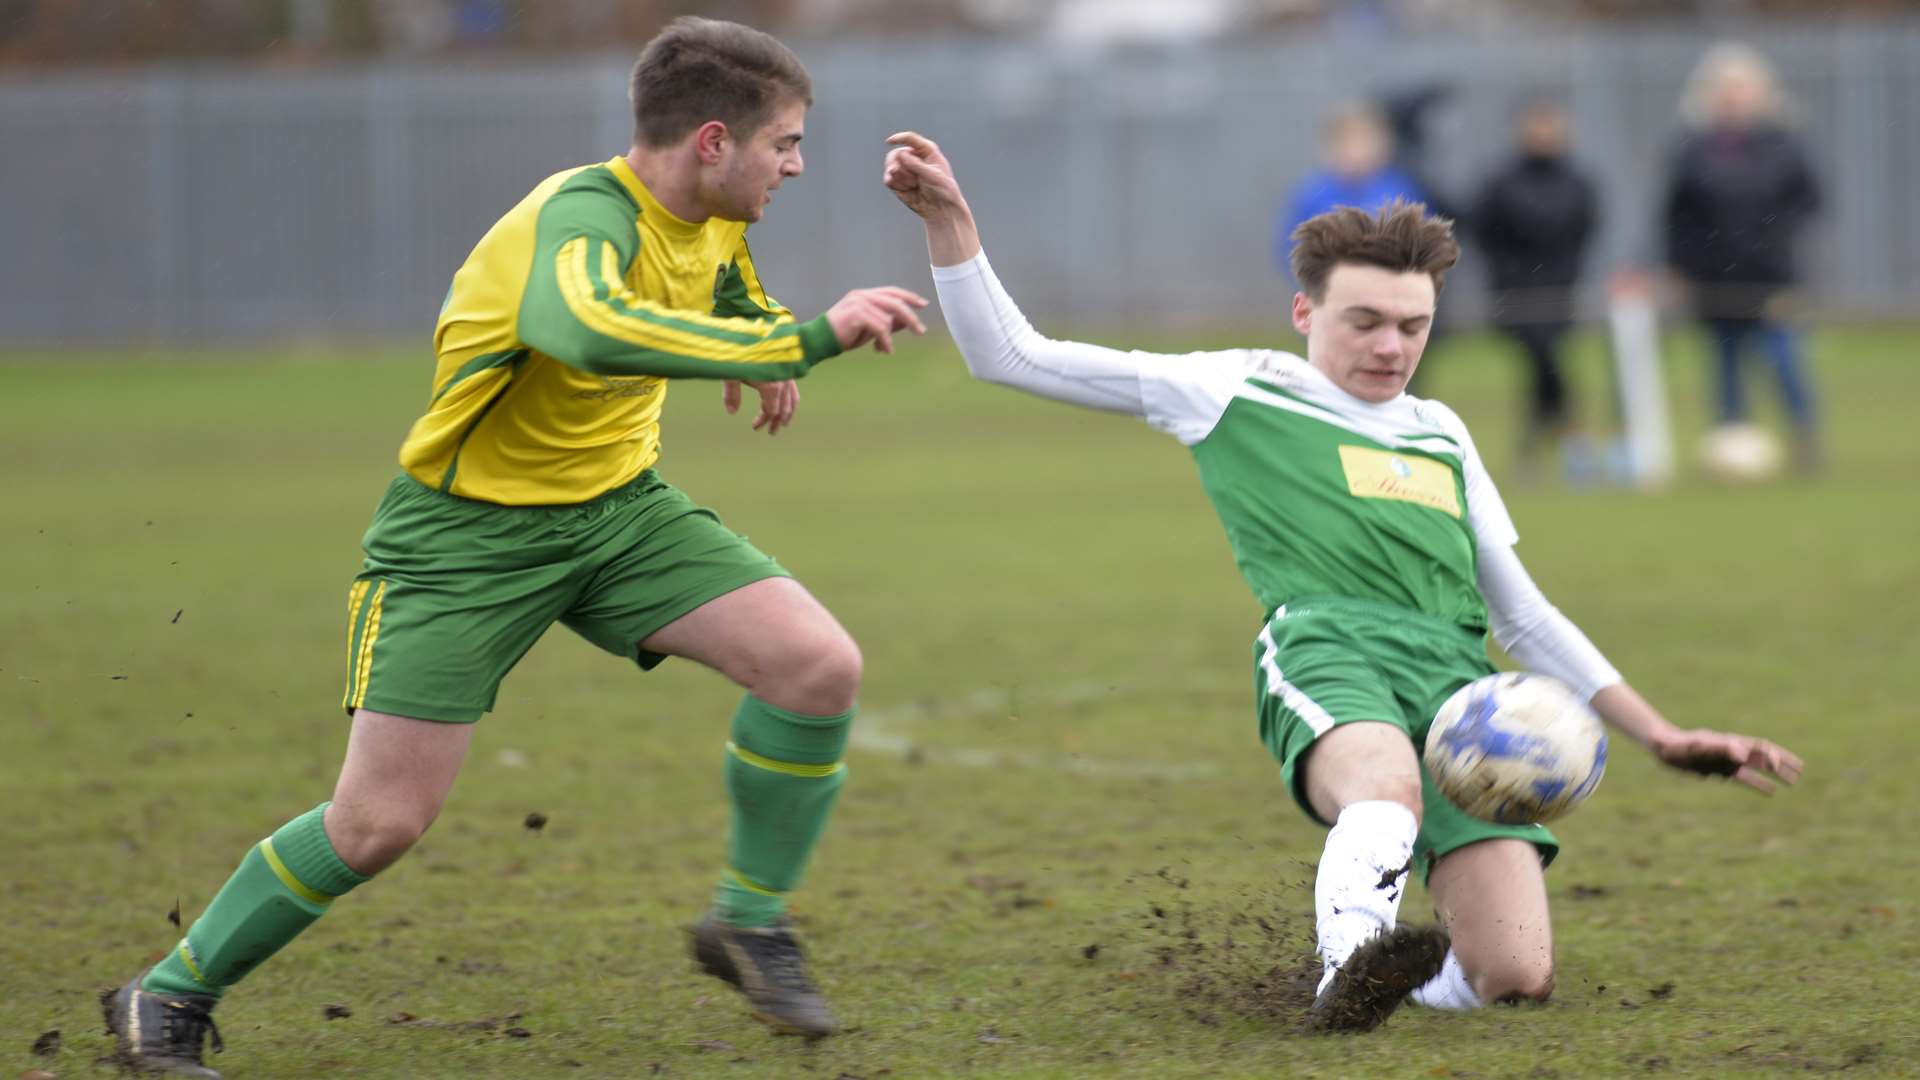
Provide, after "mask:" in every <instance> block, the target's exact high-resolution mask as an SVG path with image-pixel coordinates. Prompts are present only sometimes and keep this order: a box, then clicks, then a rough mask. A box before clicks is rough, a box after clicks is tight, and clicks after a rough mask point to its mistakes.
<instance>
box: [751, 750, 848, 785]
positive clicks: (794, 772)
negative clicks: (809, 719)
mask: <svg viewBox="0 0 1920 1080" xmlns="http://www.w3.org/2000/svg"><path fill="white" fill-rule="evenodd" d="M727 753H729V754H732V755H733V756H734V757H737V758H739V759H740V760H741V761H744V762H746V763H747V764H749V765H751V766H753V767H754V768H756V769H765V770H767V771H768V772H777V773H786V774H787V775H788V776H804V777H807V778H808V779H811V780H818V779H819V778H820V777H823V776H832V775H833V774H834V773H837V772H839V771H840V770H841V769H844V768H846V767H847V765H846V763H845V762H843V761H836V762H834V763H833V764H831V765H797V764H795V763H793V762H791V761H775V760H773V759H772V758H770V757H761V756H760V755H759V754H756V753H754V752H753V751H751V750H748V749H746V748H745V747H742V746H741V745H739V744H738V743H732V742H730V743H728V744H727Z"/></svg>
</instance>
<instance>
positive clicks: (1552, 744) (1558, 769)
mask: <svg viewBox="0 0 1920 1080" xmlns="http://www.w3.org/2000/svg"><path fill="white" fill-rule="evenodd" d="M1422 757H1423V760H1424V761H1425V763H1426V766H1427V774H1428V775H1429V776H1431V777H1432V778H1433V782H1434V784H1435V785H1436V786H1437V787H1439V789H1440V792H1441V794H1443V795H1445V796H1446V797H1447V799H1448V800H1449V801H1451V802H1452V803H1453V804H1454V805H1455V806H1458V807H1459V808H1460V809H1462V810H1464V811H1466V812H1467V813H1469V814H1471V815H1473V816H1474V817H1477V818H1480V819H1481V820H1483V821H1492V822H1497V823H1499V824H1502V825H1532V824H1538V823H1540V822H1544V821H1551V820H1553V819H1554V818H1558V817H1563V816H1565V815H1566V814H1567V813H1568V812H1570V811H1571V810H1572V809H1573V808H1574V807H1576V806H1578V805H1580V803H1581V802H1583V801H1584V800H1585V799H1586V798H1587V796H1589V795H1591V794H1593V789H1594V788H1596V787H1599V786H1600V776H1601V774H1602V773H1604V772H1605V771H1606V768H1607V733H1606V731H1605V729H1604V728H1603V727H1602V726H1601V723H1600V718H1599V717H1598V716H1596V715H1595V714H1594V712H1593V710H1592V709H1591V708H1589V707H1588V706H1587V703H1586V702H1584V701H1581V700H1580V698H1579V697H1578V695H1576V694H1575V693H1574V692H1573V690H1572V689H1571V688H1570V687H1568V686H1567V684H1565V683H1563V682H1560V681H1559V680H1558V679H1552V678H1548V677H1547V676H1545V675H1535V674H1531V673H1528V672H1514V671H1509V672H1502V673H1500V674H1497V675H1488V676H1486V677H1485V678H1482V679H1475V680H1474V681H1472V682H1470V683H1468V684H1467V685H1465V686H1463V687H1461V688H1460V689H1459V690H1457V691H1455V692H1454V694H1453V696H1452V697H1449V698H1448V699H1447V700H1446V703H1445V704H1444V705H1441V706H1440V711H1439V712H1438V713H1436V714H1435V715H1434V718H1433V726H1432V727H1431V728H1429V729H1428V731H1427V744H1426V748H1425V751H1424V753H1423V755H1422Z"/></svg>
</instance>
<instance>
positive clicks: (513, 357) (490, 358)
mask: <svg viewBox="0 0 1920 1080" xmlns="http://www.w3.org/2000/svg"><path fill="white" fill-rule="evenodd" d="M526 355H527V350H525V349H505V350H502V351H500V352H490V353H481V354H480V355H479V356H476V357H474V358H473V359H471V360H469V361H467V362H466V363H464V364H461V365H460V367H459V369H458V370H456V371H455V372H454V373H453V377H452V378H450V379H448V380H447V384H446V385H445V386H442V387H441V388H440V390H439V392H438V393H436V394H434V395H433V400H434V401H435V402H438V401H439V400H440V399H441V398H443V397H446V396H447V391H449V390H451V389H453V388H454V387H456V386H458V385H460V384H461V383H462V382H464V381H466V380H467V379H468V378H469V377H471V376H474V375H478V374H480V373H481V372H483V371H491V370H493V369H494V368H497V367H505V366H508V365H511V364H518V363H519V362H520V361H521V360H524V359H525V358H526Z"/></svg>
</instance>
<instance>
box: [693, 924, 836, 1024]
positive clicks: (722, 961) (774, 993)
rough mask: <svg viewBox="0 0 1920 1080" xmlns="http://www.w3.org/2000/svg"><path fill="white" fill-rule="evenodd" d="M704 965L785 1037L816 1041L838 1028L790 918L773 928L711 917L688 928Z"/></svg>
mask: <svg viewBox="0 0 1920 1080" xmlns="http://www.w3.org/2000/svg"><path fill="white" fill-rule="evenodd" d="M689 933H691V934H692V935H693V959H694V962H695V963H697V964H699V965H700V969H701V970H702V971H705V972H706V973H707V974H709V975H712V976H713V977H714V978H716V979H720V980H723V981H725V982H727V983H729V984H731V985H732V986H733V987H734V988H735V989H737V990H739V991H740V992H741V993H742V994H745V995H746V996H747V1002H748V1004H750V1005H751V1006H752V1007H753V1015H754V1017H755V1018H756V1019H758V1020H759V1021H760V1022H761V1023H763V1024H765V1025H767V1026H768V1027H770V1028H772V1029H773V1030H774V1031H776V1032H778V1033H779V1034H782V1035H805V1036H807V1037H808V1038H810V1039H818V1038H822V1037H824V1036H827V1035H831V1034H833V1033H834V1032H836V1031H838V1030H840V1024H839V1022H838V1021H836V1020H835V1019H834V1018H833V1014H832V1013H831V1012H829V1011H827V999H826V998H824V997H822V996H821V994H820V988H819V987H817V986H815V985H813V980H812V979H810V978H808V977H807V958H806V954H805V953H802V952H801V951H800V943H799V942H797V941H795V940H794V939H793V932H792V930H791V929H789V924H788V923H787V922H786V920H784V919H783V920H781V921H780V922H779V923H776V924H775V925H773V926H765V927H759V926H728V925H727V924H726V923H723V922H721V921H720V920H719V919H717V918H715V917H714V916H713V915H711V914H709V915H707V916H706V917H704V918H702V919H701V920H700V921H699V922H698V923H697V924H695V925H694V926H693V927H692V929H691V930H690V931H689Z"/></svg>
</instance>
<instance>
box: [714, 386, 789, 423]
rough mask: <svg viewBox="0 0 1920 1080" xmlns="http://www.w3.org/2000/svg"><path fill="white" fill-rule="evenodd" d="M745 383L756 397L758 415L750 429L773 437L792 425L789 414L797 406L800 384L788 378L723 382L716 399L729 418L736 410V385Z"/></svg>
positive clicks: (738, 391) (738, 400)
mask: <svg viewBox="0 0 1920 1080" xmlns="http://www.w3.org/2000/svg"><path fill="white" fill-rule="evenodd" d="M743 382H745V383H746V385H748V386H751V387H753V388H754V390H756V391H758V392H759V394H760V415H759V416H756V417H754V419H753V430H755V431H759V430H760V429H761V428H763V427H764V428H766V429H767V434H769V435H777V434H779V433H780V429H781V428H783V427H786V426H787V425H788V424H791V423H793V414H794V411H795V410H796V409H798V408H799V407H800V384H799V383H796V382H794V381H793V380H792V379H786V380H783V381H781V382H747V381H746V380H742V379H728V380H726V382H725V383H723V384H722V385H723V387H724V389H722V390H721V392H720V400H721V402H722V403H723V404H725V405H726V408H727V414H728V415H729V416H731V415H732V414H734V413H737V412H739V411H740V386H741V384H742V383H743Z"/></svg>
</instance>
